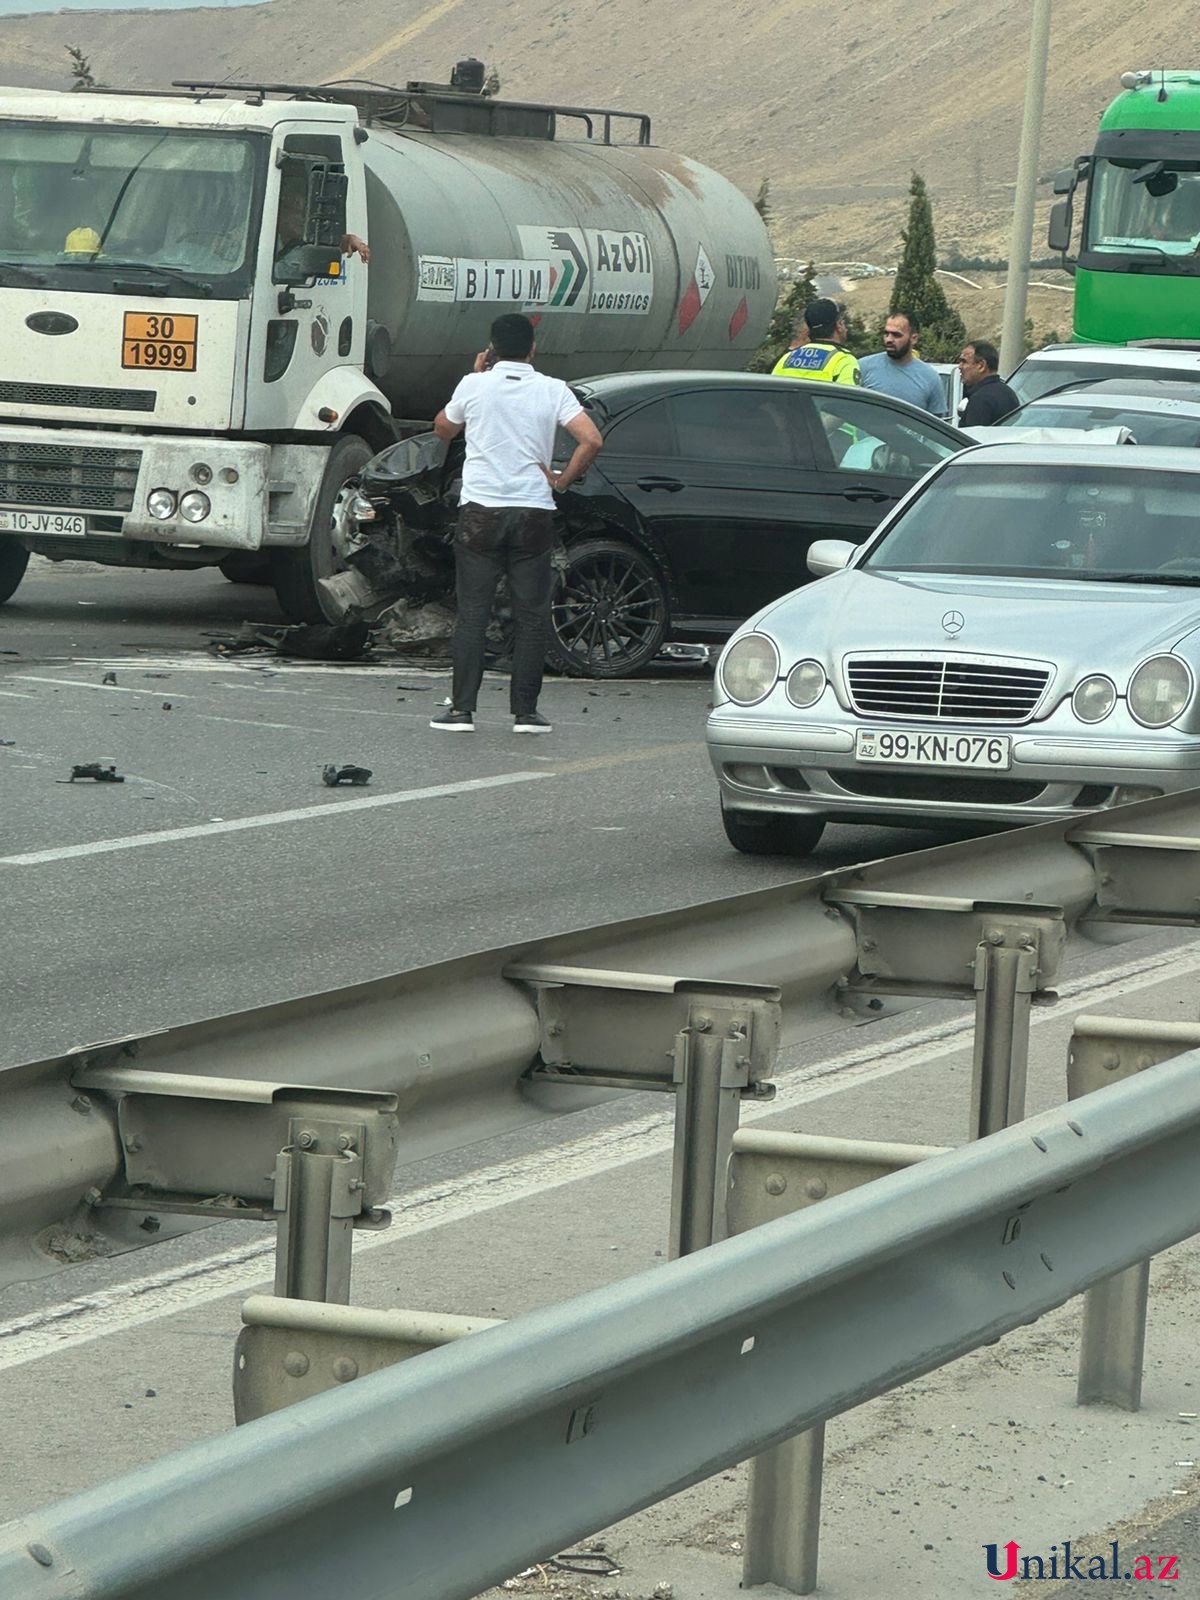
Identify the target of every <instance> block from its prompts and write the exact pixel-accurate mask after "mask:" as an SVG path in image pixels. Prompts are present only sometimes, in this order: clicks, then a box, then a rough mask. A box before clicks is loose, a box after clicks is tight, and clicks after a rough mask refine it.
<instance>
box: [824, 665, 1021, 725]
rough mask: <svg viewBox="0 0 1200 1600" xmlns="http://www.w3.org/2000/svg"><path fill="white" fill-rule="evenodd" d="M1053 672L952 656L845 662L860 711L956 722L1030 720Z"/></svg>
mask: <svg viewBox="0 0 1200 1600" xmlns="http://www.w3.org/2000/svg"><path fill="white" fill-rule="evenodd" d="M1050 672H1051V669H1050V667H1049V666H1048V665H1046V664H1044V663H1043V662H1032V661H1031V662H1015V661H978V660H970V659H966V658H963V657H953V656H947V657H936V656H852V657H851V658H850V660H849V661H848V662H847V664H846V677H847V680H848V683H849V686H850V699H851V701H852V702H853V705H854V709H855V710H856V711H859V712H864V713H866V714H868V715H870V716H881V717H910V718H911V717H918V718H921V719H922V720H926V719H933V720H939V719H940V720H946V721H954V722H1024V721H1026V719H1027V718H1029V717H1031V716H1032V715H1033V713H1034V711H1035V710H1036V708H1037V704H1038V701H1039V700H1040V699H1041V698H1042V695H1043V693H1044V692H1045V688H1046V685H1047V684H1048V683H1049V681H1050Z"/></svg>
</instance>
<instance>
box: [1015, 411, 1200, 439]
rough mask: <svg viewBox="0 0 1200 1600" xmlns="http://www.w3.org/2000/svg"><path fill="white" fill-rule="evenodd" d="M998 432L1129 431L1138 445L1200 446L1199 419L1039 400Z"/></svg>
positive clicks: (1164, 413)
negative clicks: (1055, 430) (1119, 429)
mask: <svg viewBox="0 0 1200 1600" xmlns="http://www.w3.org/2000/svg"><path fill="white" fill-rule="evenodd" d="M999 426H1000V427H1001V428H1078V429H1080V430H1081V431H1086V430H1088V429H1090V428H1128V429H1129V431H1130V432H1131V433H1132V434H1133V437H1134V439H1135V440H1136V442H1137V443H1138V444H1156V445H1169V446H1174V447H1177V448H1179V449H1182V450H1191V449H1194V448H1195V446H1197V445H1200V417H1181V416H1178V415H1172V414H1171V413H1170V412H1162V411H1130V410H1127V409H1126V408H1125V407H1123V406H1113V405H1108V406H1101V405H1097V406H1064V405H1056V404H1055V402H1054V401H1053V400H1039V401H1037V402H1036V403H1035V404H1034V405H1030V406H1022V407H1021V409H1020V410H1019V411H1013V412H1010V413H1009V415H1008V416H1007V417H1005V418H1004V420H1003V421H1002V422H1001V423H1000V424H999Z"/></svg>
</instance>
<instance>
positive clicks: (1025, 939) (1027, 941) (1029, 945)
mask: <svg viewBox="0 0 1200 1600" xmlns="http://www.w3.org/2000/svg"><path fill="white" fill-rule="evenodd" d="M1021 949H1022V950H1036V949H1037V940H1036V939H1035V938H1034V937H1033V935H1032V934H1031V933H1023V934H1022V935H1021Z"/></svg>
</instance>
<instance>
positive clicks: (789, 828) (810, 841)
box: [721, 801, 825, 856]
mask: <svg viewBox="0 0 1200 1600" xmlns="http://www.w3.org/2000/svg"><path fill="white" fill-rule="evenodd" d="M721 821H722V823H724V825H725V837H726V838H727V839H728V840H729V842H730V844H731V845H732V846H733V848H734V849H735V850H740V851H741V852H742V854H743V855H744V856H809V855H811V854H812V853H813V851H814V850H815V849H816V848H817V843H818V841H819V840H820V837H821V834H822V833H823V832H824V831H825V819H824V818H823V817H803V816H791V817H789V816H784V815H782V814H781V813H779V812H770V811H730V810H729V809H728V808H727V807H726V805H725V803H724V801H722V802H721Z"/></svg>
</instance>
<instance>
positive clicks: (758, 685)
mask: <svg viewBox="0 0 1200 1600" xmlns="http://www.w3.org/2000/svg"><path fill="white" fill-rule="evenodd" d="M778 676H779V651H778V650H777V649H776V648H775V644H774V641H773V640H771V639H768V638H767V636H766V634H763V633H748V634H747V635H746V637H745V638H744V639H739V640H738V642H737V643H736V644H735V645H733V646H732V647H731V648H730V650H729V653H728V654H727V655H726V657H725V659H724V661H722V663H721V684H722V687H723V688H724V690H725V693H726V694H727V695H728V696H729V698H730V699H731V700H732V701H733V702H734V703H735V704H736V705H739V706H752V705H753V704H754V703H755V701H756V700H762V699H764V698H765V697H766V696H767V695H768V694H770V692H771V690H772V689H773V688H774V687H775V680H776V678H778Z"/></svg>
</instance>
